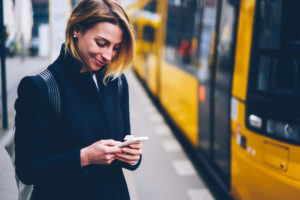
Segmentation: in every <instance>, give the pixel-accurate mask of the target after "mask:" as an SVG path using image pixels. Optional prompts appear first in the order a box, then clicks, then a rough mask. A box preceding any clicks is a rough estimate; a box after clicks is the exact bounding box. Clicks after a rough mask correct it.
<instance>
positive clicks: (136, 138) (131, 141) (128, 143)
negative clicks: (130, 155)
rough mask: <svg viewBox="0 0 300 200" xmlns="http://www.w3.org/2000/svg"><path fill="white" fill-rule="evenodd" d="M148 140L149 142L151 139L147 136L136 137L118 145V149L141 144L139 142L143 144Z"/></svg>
mask: <svg viewBox="0 0 300 200" xmlns="http://www.w3.org/2000/svg"><path fill="white" fill-rule="evenodd" d="M146 140H149V137H147V136H144V137H134V138H131V139H129V140H127V141H124V142H122V143H121V144H118V145H116V147H125V146H128V145H130V144H133V143H139V142H143V141H146Z"/></svg>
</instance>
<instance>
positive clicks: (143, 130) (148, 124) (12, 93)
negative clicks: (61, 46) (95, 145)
mask: <svg viewBox="0 0 300 200" xmlns="http://www.w3.org/2000/svg"><path fill="white" fill-rule="evenodd" d="M47 64H48V61H47V59H41V58H35V59H27V60H25V61H24V62H21V61H20V59H18V58H16V59H10V60H8V62H7V77H8V94H9V95H8V99H9V111H10V112H9V113H10V117H9V118H10V124H13V118H14V109H13V103H14V101H15V98H16V88H17V85H18V83H19V81H20V79H21V78H22V77H23V76H25V75H29V74H36V73H38V72H39V71H42V70H43V69H44V68H45V66H47ZM127 78H128V81H129V88H130V105H131V107H130V109H131V121H132V132H133V134H134V135H136V136H149V137H150V140H149V141H147V142H145V143H144V154H143V162H142V165H141V166H140V167H139V169H138V170H136V171H134V172H130V171H127V170H124V171H125V174H126V177H127V182H128V187H129V190H130V194H131V198H132V200H154V199H155V200H198V199H199V200H201V199H205V200H207V199H208V200H209V199H213V197H212V195H211V194H210V192H209V191H208V190H207V189H206V187H205V185H204V183H203V182H202V180H201V177H199V176H198V174H197V173H196V171H195V169H194V167H193V166H192V164H191V162H190V161H189V159H188V158H187V157H186V155H185V153H184V152H183V151H182V148H181V146H180V144H179V143H178V142H177V141H176V139H175V138H174V136H173V134H172V132H171V130H170V129H169V127H168V126H167V125H166V124H165V121H164V119H163V118H162V116H161V115H160V114H159V112H158V111H157V110H156V108H155V107H154V106H153V104H152V102H151V100H150V99H149V98H148V96H147V95H146V93H145V91H144V90H143V88H142V87H141V85H140V84H139V82H138V81H137V80H136V78H135V77H134V76H133V74H132V73H128V74H127ZM10 127H12V126H10ZM10 132H12V131H10ZM9 134H10V133H9V132H4V131H0V200H16V199H17V187H16V184H15V181H14V172H13V167H12V165H11V163H10V160H9V157H8V155H7V154H6V152H5V151H4V148H3V143H4V142H5V141H6V140H7V139H8V138H9Z"/></svg>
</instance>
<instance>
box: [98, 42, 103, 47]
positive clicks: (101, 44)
mask: <svg viewBox="0 0 300 200" xmlns="http://www.w3.org/2000/svg"><path fill="white" fill-rule="evenodd" d="M97 45H98V46H100V47H105V44H103V43H99V42H97Z"/></svg>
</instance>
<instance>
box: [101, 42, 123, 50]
mask: <svg viewBox="0 0 300 200" xmlns="http://www.w3.org/2000/svg"><path fill="white" fill-rule="evenodd" d="M97 45H98V46H99V47H105V45H106V44H103V43H99V42H97ZM119 48H120V46H118V47H114V50H115V51H118V50H119Z"/></svg>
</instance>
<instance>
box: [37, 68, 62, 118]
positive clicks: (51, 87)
mask: <svg viewBox="0 0 300 200" xmlns="http://www.w3.org/2000/svg"><path fill="white" fill-rule="evenodd" d="M37 76H38V77H40V78H41V79H42V80H43V81H44V82H45V83H46V85H47V88H48V98H49V104H50V107H51V110H53V111H54V116H55V119H56V120H58V121H59V119H60V117H61V97H60V93H59V88H58V85H57V83H56V80H55V78H54V76H53V74H52V73H51V71H50V70H48V69H46V70H45V71H43V72H41V73H39V74H38V75H37Z"/></svg>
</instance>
